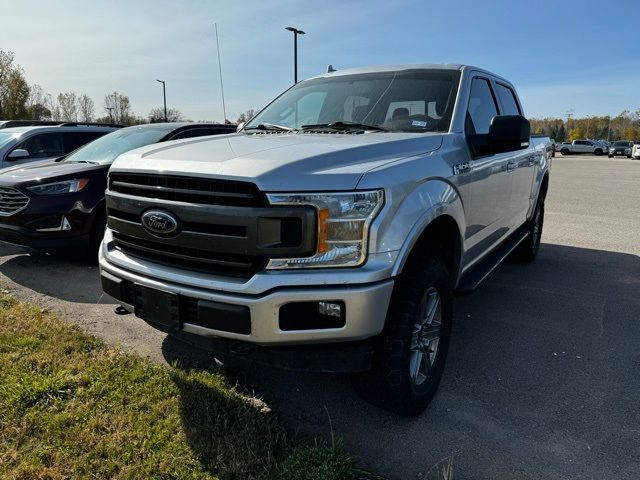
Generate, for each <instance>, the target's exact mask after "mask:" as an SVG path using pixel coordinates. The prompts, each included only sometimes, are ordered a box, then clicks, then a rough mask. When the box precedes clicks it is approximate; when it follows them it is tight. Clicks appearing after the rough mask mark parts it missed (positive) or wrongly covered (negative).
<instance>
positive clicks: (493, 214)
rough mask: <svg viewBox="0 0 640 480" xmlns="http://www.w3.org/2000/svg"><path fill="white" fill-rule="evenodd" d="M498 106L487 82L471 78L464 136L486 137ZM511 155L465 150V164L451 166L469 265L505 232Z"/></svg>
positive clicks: (508, 208) (510, 211) (509, 188)
mask: <svg viewBox="0 0 640 480" xmlns="http://www.w3.org/2000/svg"><path fill="white" fill-rule="evenodd" d="M498 112H499V110H498V103H497V101H496V97H495V94H494V92H493V87H492V85H491V81H490V80H489V79H488V78H485V77H483V76H475V77H473V78H472V79H471V89H470V93H469V102H468V105H467V112H466V119H465V136H466V137H467V138H469V136H470V135H476V134H488V133H489V126H490V125H491V119H492V118H493V117H495V116H496V115H498V114H499V113H498ZM512 158H513V155H512V154H511V153H508V152H507V153H497V154H490V155H483V156H474V154H473V152H472V150H471V149H469V157H468V161H467V162H464V163H461V164H458V165H456V166H454V173H455V175H456V176H458V177H459V178H458V185H459V188H460V190H461V191H462V192H463V196H466V197H467V198H469V200H470V201H468V202H466V205H465V210H466V213H467V237H466V238H465V243H466V244H467V254H466V255H467V258H466V259H465V262H473V261H474V260H475V259H477V258H479V257H480V256H482V255H483V254H484V253H486V252H487V251H488V250H490V249H491V248H492V246H494V245H496V244H497V243H498V242H499V241H500V240H501V239H502V238H504V237H505V236H506V234H507V233H508V232H509V225H510V223H511V217H512V215H513V212H512V206H511V175H510V174H511V172H510V171H509V162H510V161H511V160H512Z"/></svg>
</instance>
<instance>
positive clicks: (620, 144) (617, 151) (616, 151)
mask: <svg viewBox="0 0 640 480" xmlns="http://www.w3.org/2000/svg"><path fill="white" fill-rule="evenodd" d="M632 148H633V142H628V141H626V140H618V141H617V142H613V144H612V145H611V146H610V147H609V158H612V157H617V156H618V155H624V156H625V157H627V158H631V149H632Z"/></svg>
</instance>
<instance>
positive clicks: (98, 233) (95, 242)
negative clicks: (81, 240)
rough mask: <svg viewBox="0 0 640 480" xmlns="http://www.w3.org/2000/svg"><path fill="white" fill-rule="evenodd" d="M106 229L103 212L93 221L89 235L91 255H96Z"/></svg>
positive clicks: (105, 218)
mask: <svg viewBox="0 0 640 480" xmlns="http://www.w3.org/2000/svg"><path fill="white" fill-rule="evenodd" d="M106 228H107V215H106V213H104V212H99V213H97V214H96V216H95V218H94V219H93V225H92V227H91V233H90V234H89V243H90V248H91V255H92V256H93V255H97V254H98V249H99V248H100V243H101V242H102V238H103V237H104V231H105V229H106Z"/></svg>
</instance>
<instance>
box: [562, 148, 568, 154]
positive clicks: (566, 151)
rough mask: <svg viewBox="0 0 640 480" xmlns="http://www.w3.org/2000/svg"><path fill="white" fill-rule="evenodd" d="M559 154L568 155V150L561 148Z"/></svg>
mask: <svg viewBox="0 0 640 480" xmlns="http://www.w3.org/2000/svg"><path fill="white" fill-rule="evenodd" d="M560 153H561V154H562V155H569V150H568V149H566V148H563V149H562V150H560Z"/></svg>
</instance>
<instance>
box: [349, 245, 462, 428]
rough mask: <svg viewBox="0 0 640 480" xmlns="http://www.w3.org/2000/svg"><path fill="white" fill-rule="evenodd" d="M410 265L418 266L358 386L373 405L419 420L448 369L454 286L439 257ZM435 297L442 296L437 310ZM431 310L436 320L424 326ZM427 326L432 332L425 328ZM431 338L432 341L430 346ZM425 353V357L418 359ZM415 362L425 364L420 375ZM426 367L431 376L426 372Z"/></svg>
mask: <svg viewBox="0 0 640 480" xmlns="http://www.w3.org/2000/svg"><path fill="white" fill-rule="evenodd" d="M410 261H411V262H412V265H411V266H410V267H408V268H407V269H406V270H405V272H403V274H402V275H401V276H400V277H399V279H398V281H397V282H396V285H395V288H394V293H393V297H392V300H391V304H390V306H389V311H388V313H387V323H386V327H385V331H384V332H383V334H382V335H381V337H380V342H379V344H378V346H377V349H376V352H375V355H374V364H373V368H372V369H371V370H370V371H369V372H365V373H361V374H357V375H355V376H354V377H353V383H354V386H355V388H356V391H357V392H358V393H359V394H360V395H361V396H362V397H363V398H364V399H365V400H367V401H368V402H370V403H372V404H374V405H377V406H379V407H382V408H384V409H387V410H390V411H392V412H395V413H398V414H400V415H405V416H416V415H419V414H420V413H421V412H422V411H424V409H425V408H426V407H427V405H429V402H430V401H431V399H432V398H433V397H434V395H435V393H436V391H437V389H438V385H439V384H440V379H441V378H442V372H443V371H444V366H445V360H446V358H447V352H448V350H449V340H450V337H451V325H452V320H453V286H452V282H451V276H450V274H449V271H448V270H447V269H446V268H445V266H444V264H443V262H442V261H441V260H440V259H439V258H432V257H421V258H414V259H412V260H410ZM434 295H437V297H438V298H439V306H436V307H433V302H434V300H433V299H434ZM430 307H431V308H435V310H434V313H433V316H432V320H433V321H432V322H431V323H423V322H420V320H421V319H422V318H427V317H428V316H429V315H428V314H427V311H426V309H427V308H430ZM438 317H439V320H440V328H439V337H438V340H437V342H436V343H435V345H434V343H433V342H434V340H433V338H434V337H435V333H434V332H433V329H434V328H437V327H436V325H437V322H436V319H438ZM419 323H422V327H421V331H420V332H418V331H416V328H418V324H419ZM427 325H428V326H430V328H428V327H427V328H428V329H429V331H427V330H426V329H425V327H426V326H427ZM428 337H431V338H432V340H431V341H429V342H428V346H425V345H424V343H425V342H426V341H427V338H428ZM412 345H413V346H414V348H413V349H412ZM434 348H435V351H434ZM425 352H427V353H425ZM420 353H421V355H422V356H419V357H418V356H417V355H418V354H420ZM432 354H433V357H432ZM418 359H419V360H418ZM412 361H413V365H418V366H419V369H418V370H419V371H417V370H414V372H416V371H417V375H416V374H415V373H414V375H412V374H411V372H410V367H411V365H412ZM423 362H424V363H423ZM422 368H425V370H426V372H427V373H426V375H422V374H421V373H420V372H421V371H422V370H421V369H422ZM414 377H415V378H414Z"/></svg>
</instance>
